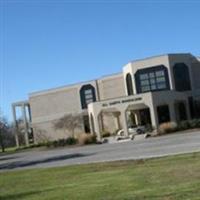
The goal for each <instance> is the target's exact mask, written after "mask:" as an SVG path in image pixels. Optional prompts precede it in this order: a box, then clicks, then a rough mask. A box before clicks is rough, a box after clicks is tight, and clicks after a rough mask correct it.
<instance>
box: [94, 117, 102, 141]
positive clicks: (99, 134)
mask: <svg viewBox="0 0 200 200" xmlns="http://www.w3.org/2000/svg"><path fill="white" fill-rule="evenodd" d="M94 129H95V130H94V132H95V134H96V136H97V140H98V141H100V140H101V133H100V128H99V115H94Z"/></svg>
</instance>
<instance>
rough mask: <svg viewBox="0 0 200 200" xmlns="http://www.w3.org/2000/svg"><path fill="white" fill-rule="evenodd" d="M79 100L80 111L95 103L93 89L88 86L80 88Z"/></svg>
mask: <svg viewBox="0 0 200 200" xmlns="http://www.w3.org/2000/svg"><path fill="white" fill-rule="evenodd" d="M80 100H81V106H82V109H85V108H87V105H88V104H89V103H91V102H95V101H96V95H95V88H94V87H93V86H92V85H90V84H88V85H84V86H82V88H81V89H80Z"/></svg>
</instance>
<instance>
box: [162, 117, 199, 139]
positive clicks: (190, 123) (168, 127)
mask: <svg viewBox="0 0 200 200" xmlns="http://www.w3.org/2000/svg"><path fill="white" fill-rule="evenodd" d="M194 128H200V119H193V120H185V121H182V122H180V123H178V124H176V123H175V122H166V123H163V124H161V125H160V126H159V128H158V135H164V134H167V133H172V132H175V131H182V130H187V129H194Z"/></svg>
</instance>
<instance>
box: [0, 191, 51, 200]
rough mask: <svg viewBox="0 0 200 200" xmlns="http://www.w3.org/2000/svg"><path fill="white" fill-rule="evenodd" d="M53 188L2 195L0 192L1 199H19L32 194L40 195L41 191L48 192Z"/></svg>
mask: <svg viewBox="0 0 200 200" xmlns="http://www.w3.org/2000/svg"><path fill="white" fill-rule="evenodd" d="M52 190H53V189H46V190H42V191H29V192H21V193H18V194H7V195H1V194H0V200H1V199H2V200H11V199H12V200H17V199H26V197H28V196H30V195H38V194H40V193H43V192H48V191H52Z"/></svg>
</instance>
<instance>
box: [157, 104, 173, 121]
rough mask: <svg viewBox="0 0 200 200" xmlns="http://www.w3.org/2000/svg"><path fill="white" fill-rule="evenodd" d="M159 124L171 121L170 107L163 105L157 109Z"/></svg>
mask: <svg viewBox="0 0 200 200" xmlns="http://www.w3.org/2000/svg"><path fill="white" fill-rule="evenodd" d="M157 113H158V122H159V124H161V123H164V122H169V121H170V114H169V107H168V105H162V106H158V107H157Z"/></svg>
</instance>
